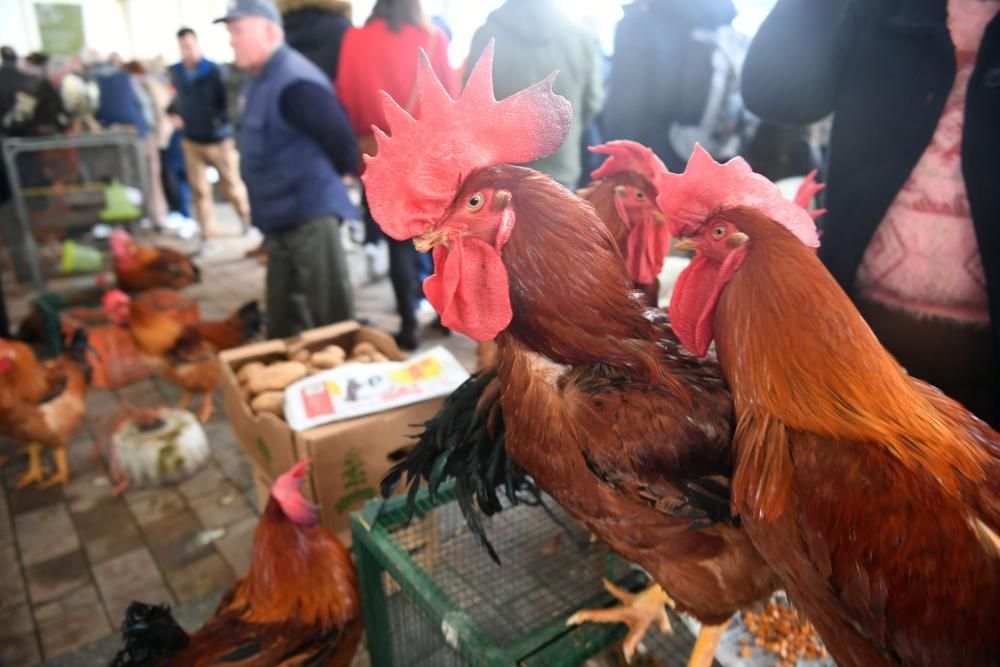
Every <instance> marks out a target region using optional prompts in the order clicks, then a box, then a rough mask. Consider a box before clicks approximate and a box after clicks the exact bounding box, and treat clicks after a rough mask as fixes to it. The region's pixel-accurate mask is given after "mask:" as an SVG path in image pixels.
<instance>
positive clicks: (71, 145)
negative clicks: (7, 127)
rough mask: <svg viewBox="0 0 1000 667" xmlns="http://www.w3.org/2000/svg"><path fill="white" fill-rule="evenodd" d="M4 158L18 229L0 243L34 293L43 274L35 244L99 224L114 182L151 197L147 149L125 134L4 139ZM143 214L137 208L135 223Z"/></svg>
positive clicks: (7, 232)
mask: <svg viewBox="0 0 1000 667" xmlns="http://www.w3.org/2000/svg"><path fill="white" fill-rule="evenodd" d="M3 159H4V163H5V164H4V168H5V170H6V172H7V174H8V177H9V181H10V187H11V197H12V199H13V203H14V213H15V216H16V220H15V221H14V222H15V223H16V224H13V225H11V224H10V223H9V222H7V223H6V224H7V228H5V229H4V230H3V232H4V238H5V241H6V242H7V244H8V247H9V250H10V252H11V255H12V258H13V260H14V262H15V266H16V267H19V268H18V274H19V277H20V276H21V274H22V273H25V272H30V277H31V279H32V280H33V282H34V283H35V287H36V288H38V289H42V288H43V287H44V275H43V270H42V266H41V259H40V257H39V253H38V249H37V246H36V242H41V244H42V245H45V243H46V242H47V241H49V240H52V239H56V238H60V237H62V236H63V235H64V234H65V233H66V231H67V230H71V229H74V228H85V227H92V226H93V225H95V224H97V223H99V222H101V221H102V217H101V214H102V211H103V210H104V209H105V206H106V197H105V191H106V189H107V186H108V185H109V184H111V183H112V182H117V183H121V184H122V185H123V186H127V187H130V188H134V189H135V190H138V191H139V192H141V193H144V197H143V199H145V193H148V192H149V173H148V168H147V162H146V159H147V157H146V153H145V149H144V148H143V145H142V143H141V142H140V140H139V138H138V137H137V136H136V135H135V134H133V133H129V132H101V133H98V134H78V135H66V136H61V135H60V136H52V137H30V138H8V139H5V140H4V142H3ZM142 215H144V211H143V208H142V207H138V208H137V209H136V215H135V219H138V218H140V217H142ZM120 221H121V222H129V221H128V220H120ZM22 266H23V267H25V268H23V269H22V268H20V267H22Z"/></svg>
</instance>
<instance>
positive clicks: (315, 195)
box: [218, 0, 358, 338]
mask: <svg viewBox="0 0 1000 667" xmlns="http://www.w3.org/2000/svg"><path fill="white" fill-rule="evenodd" d="M218 22H224V23H225V24H226V28H227V29H228V30H229V37H230V44H231V45H232V47H233V52H234V53H235V55H236V65H237V66H238V67H241V68H243V69H245V70H247V71H248V72H249V73H250V81H249V83H248V84H247V88H246V90H245V92H244V99H245V104H244V109H243V116H242V118H241V121H240V135H239V144H240V151H241V153H242V155H241V160H240V171H241V173H242V175H243V180H244V182H245V183H246V185H247V191H248V192H249V195H250V209H251V210H252V211H253V224H254V225H256V226H257V228H259V229H260V231H261V232H262V233H263V234H264V237H265V242H264V243H265V248H266V250H267V258H268V261H267V281H266V283H267V321H268V335H269V336H270V337H272V338H277V337H287V336H291V335H294V334H296V333H298V332H300V331H302V330H304V329H308V328H311V327H315V326H321V325H324V324H330V323H333V322H338V321H340V320H346V319H351V318H353V317H354V301H353V295H352V292H351V285H350V280H349V278H348V272H347V263H346V259H345V257H344V250H343V248H342V247H341V245H340V222H341V221H342V220H344V219H357V218H358V211H357V209H356V208H355V206H354V205H353V204H352V203H351V201H350V199H348V196H347V189H346V188H345V187H344V183H343V181H342V180H341V174H346V173H351V172H354V171H355V170H356V168H357V162H358V146H357V140H356V139H355V138H354V132H353V131H352V129H351V125H350V123H349V122H348V120H347V116H346V114H345V113H344V110H343V108H342V107H341V106H340V103H339V102H338V101H337V97H336V94H335V93H334V91H333V87H332V85H331V83H330V79H329V78H328V77H327V76H326V75H325V74H323V72H322V71H320V69H319V68H318V67H316V65H314V64H313V63H311V62H310V61H309V60H308V59H307V58H306V57H305V56H303V55H302V54H300V53H299V52H298V51H295V50H294V49H292V48H291V47H289V46H288V45H287V44H285V36H284V31H283V30H282V24H281V15H280V14H279V13H278V10H277V8H276V7H275V6H274V3H273V2H271V0H236V1H234V2H231V3H230V9H229V13H228V14H226V16H224V17H223V18H221V19H218Z"/></svg>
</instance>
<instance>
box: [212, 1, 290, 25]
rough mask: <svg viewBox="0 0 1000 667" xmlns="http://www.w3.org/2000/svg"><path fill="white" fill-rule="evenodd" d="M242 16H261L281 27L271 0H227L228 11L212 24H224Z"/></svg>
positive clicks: (279, 15) (276, 9)
mask: <svg viewBox="0 0 1000 667" xmlns="http://www.w3.org/2000/svg"><path fill="white" fill-rule="evenodd" d="M244 16H262V17H264V18H266V19H267V20H269V21H273V22H275V23H277V24H278V25H281V24H282V22H281V14H280V13H278V8H277V7H275V6H274V3H273V2H272V1H271V0H229V9H228V10H227V11H226V15H225V16H223V17H222V18H221V19H215V21H214V23H226V22H228V21H233V20H235V19H241V18H243V17H244Z"/></svg>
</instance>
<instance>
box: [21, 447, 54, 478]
mask: <svg viewBox="0 0 1000 667" xmlns="http://www.w3.org/2000/svg"><path fill="white" fill-rule="evenodd" d="M26 450H27V452H28V471H27V472H25V473H24V474H23V475H21V476H20V477H18V478H17V488H18V489H23V488H24V487H26V486H28V485H29V484H32V483H35V484H41V482H42V480H44V479H45V473H46V472H47V471H46V470H45V466H43V465H42V446H41V445H39V444H31V445H28V446H27V447H26Z"/></svg>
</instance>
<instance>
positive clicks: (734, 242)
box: [726, 232, 750, 250]
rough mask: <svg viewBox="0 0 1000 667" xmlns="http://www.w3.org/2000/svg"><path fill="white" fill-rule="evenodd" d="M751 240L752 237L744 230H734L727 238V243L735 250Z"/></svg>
mask: <svg viewBox="0 0 1000 667" xmlns="http://www.w3.org/2000/svg"><path fill="white" fill-rule="evenodd" d="M749 240H750V237H749V236H747V235H746V234H744V233H743V232H733V233H732V234H730V235H729V238H728V239H726V245H728V246H729V247H730V248H732V249H733V250H735V249H736V248H739V247H740V246H741V245H743V244H744V243H746V242H747V241H749Z"/></svg>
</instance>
